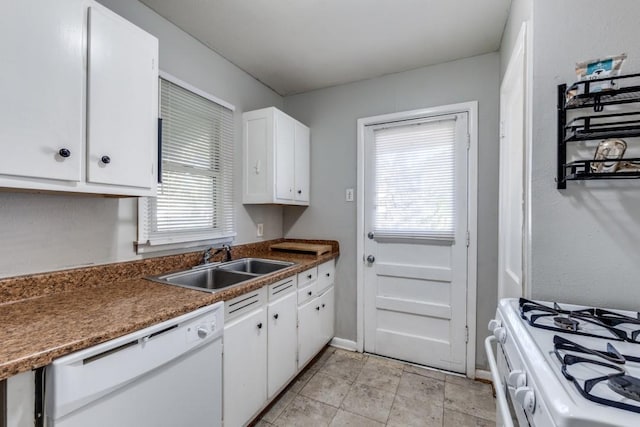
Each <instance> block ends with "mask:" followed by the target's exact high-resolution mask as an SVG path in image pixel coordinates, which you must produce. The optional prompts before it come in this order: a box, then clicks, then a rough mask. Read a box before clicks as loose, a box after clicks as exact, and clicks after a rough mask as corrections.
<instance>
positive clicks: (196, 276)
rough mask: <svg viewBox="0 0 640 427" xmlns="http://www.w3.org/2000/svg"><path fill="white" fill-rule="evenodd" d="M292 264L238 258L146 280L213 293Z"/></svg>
mask: <svg viewBox="0 0 640 427" xmlns="http://www.w3.org/2000/svg"><path fill="white" fill-rule="evenodd" d="M293 264H294V263H293V262H284V261H273V260H268V259H259V258H242V259H239V260H236V261H230V262H226V263H222V264H220V263H216V264H205V265H200V266H197V267H194V268H192V269H189V270H184V271H178V272H175V273H169V274H163V275H160V276H152V277H147V279H149V280H153V281H155V282H160V283H164V284H167V285H174V286H182V287H185V288H190V289H196V290H200V291H205V292H212V293H214V292H218V291H220V290H222V289H227V288H230V287H232V286H237V285H240V284H242V283H244V282H246V281H248V280H251V279H255V278H256V277H260V276H262V275H265V274H269V273H273V272H275V271H278V270H282V269H283V268H287V267H290V266H292V265H293Z"/></svg>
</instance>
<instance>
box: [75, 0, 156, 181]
mask: <svg viewBox="0 0 640 427" xmlns="http://www.w3.org/2000/svg"><path fill="white" fill-rule="evenodd" d="M88 50H89V58H88V80H89V84H88V93H87V126H88V129H87V144H88V145H87V181H89V182H92V183H99V184H112V185H120V186H131V187H141V188H152V187H153V185H154V182H155V179H154V178H155V159H156V149H155V147H156V143H157V139H156V132H157V118H158V101H157V96H158V59H157V58H158V40H157V39H156V38H155V37H153V36H151V35H150V34H148V33H146V32H145V31H143V30H141V29H140V28H138V27H136V26H135V25H133V24H131V23H130V22H128V21H126V20H125V19H123V18H121V17H120V16H118V15H116V14H115V13H113V12H111V11H109V10H107V9H106V8H103V7H99V6H96V7H91V8H90V9H89V37H88Z"/></svg>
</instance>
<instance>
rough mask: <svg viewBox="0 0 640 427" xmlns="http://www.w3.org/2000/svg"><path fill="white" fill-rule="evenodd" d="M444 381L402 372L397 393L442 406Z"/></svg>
mask: <svg viewBox="0 0 640 427" xmlns="http://www.w3.org/2000/svg"><path fill="white" fill-rule="evenodd" d="M444 386H445V383H444V381H439V380H436V379H433V378H430V377H423V376H422V375H417V374H412V373H411V372H404V373H403V374H402V378H400V384H399V385H398V392H397V393H398V394H399V395H401V396H404V397H409V398H412V399H415V400H419V401H422V402H427V403H430V404H434V405H437V406H442V404H443V401H444V389H445V387H444Z"/></svg>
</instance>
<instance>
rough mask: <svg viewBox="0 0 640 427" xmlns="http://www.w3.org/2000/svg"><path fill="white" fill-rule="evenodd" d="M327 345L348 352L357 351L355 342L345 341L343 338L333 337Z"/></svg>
mask: <svg viewBox="0 0 640 427" xmlns="http://www.w3.org/2000/svg"><path fill="white" fill-rule="evenodd" d="M329 345H330V346H332V347H337V348H341V349H343V350H349V351H357V350H358V345H357V344H356V342H355V341H351V340H346V339H344V338H338V337H334V338H333V339H332V340H331V342H330V343H329Z"/></svg>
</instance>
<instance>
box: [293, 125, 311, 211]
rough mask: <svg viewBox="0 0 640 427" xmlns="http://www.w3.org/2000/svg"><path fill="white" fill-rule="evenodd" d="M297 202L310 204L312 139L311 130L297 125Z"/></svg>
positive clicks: (295, 162) (295, 161)
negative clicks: (310, 137)
mask: <svg viewBox="0 0 640 427" xmlns="http://www.w3.org/2000/svg"><path fill="white" fill-rule="evenodd" d="M295 134H296V139H295V160H294V164H295V168H294V170H295V173H294V175H295V177H294V179H295V194H294V196H295V200H296V201H298V202H309V174H310V170H309V169H310V167H309V166H310V157H309V156H310V153H309V150H310V139H309V136H310V135H309V128H308V127H306V126H304V125H302V124H300V123H297V122H296V123H295Z"/></svg>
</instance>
